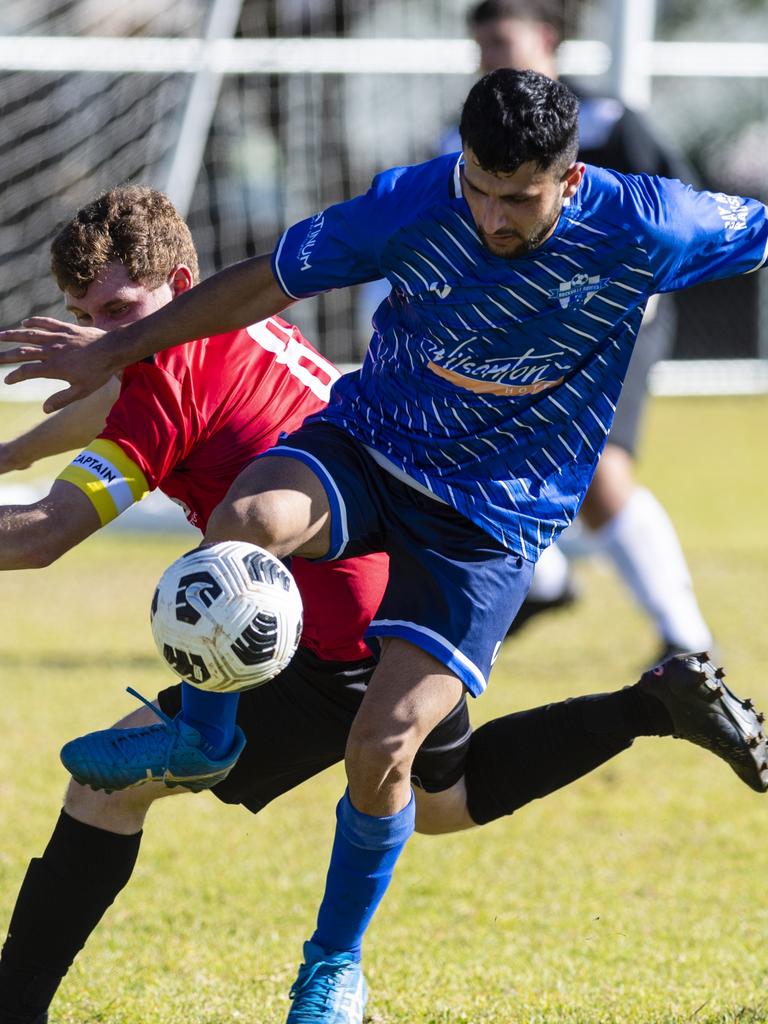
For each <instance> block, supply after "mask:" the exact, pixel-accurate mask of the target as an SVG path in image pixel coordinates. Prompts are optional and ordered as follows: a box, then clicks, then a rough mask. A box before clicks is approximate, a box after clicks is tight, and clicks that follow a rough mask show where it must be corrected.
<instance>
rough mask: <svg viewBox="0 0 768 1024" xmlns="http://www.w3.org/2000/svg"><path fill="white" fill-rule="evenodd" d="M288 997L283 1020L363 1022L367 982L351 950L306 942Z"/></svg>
mask: <svg viewBox="0 0 768 1024" xmlns="http://www.w3.org/2000/svg"><path fill="white" fill-rule="evenodd" d="M291 999H292V1000H293V1006H292V1007H291V1012H290V1013H289V1014H288V1018H287V1020H286V1024H362V1022H363V1010H364V1009H365V1003H366V1000H367V999H368V986H367V985H366V984H365V978H364V977H363V971H362V968H361V966H360V964H359V962H358V961H357V960H355V959H354V957H353V956H352V954H351V953H326V952H325V950H324V949H322V947H320V946H318V945H316V944H315V943H314V942H305V943H304V963H303V964H302V965H301V967H300V968H299V974H298V977H297V978H296V981H295V982H294V983H293V986H292V988H291Z"/></svg>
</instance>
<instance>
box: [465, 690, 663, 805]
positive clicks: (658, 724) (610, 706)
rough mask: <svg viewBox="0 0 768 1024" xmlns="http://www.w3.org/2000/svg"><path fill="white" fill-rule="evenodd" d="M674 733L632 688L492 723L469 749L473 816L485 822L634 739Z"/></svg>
mask: <svg viewBox="0 0 768 1024" xmlns="http://www.w3.org/2000/svg"><path fill="white" fill-rule="evenodd" d="M671 732H672V723H671V720H670V718H669V715H668V713H667V710H666V708H665V707H664V705H663V704H662V703H661V701H659V700H657V699H656V698H655V697H652V696H651V695H649V694H647V693H645V692H644V691H643V690H640V689H639V688H638V686H637V685H635V686H628V687H626V688H625V689H623V690H618V691H616V692H614V693H597V694H590V695H589V696H585V697H573V698H571V699H570V700H566V701H562V702H561V703H559V704H547V705H545V706H544V707H540V708H532V709H531V710H529V711H521V712H518V713H517V714H513V715H506V716H505V717H504V718H497V719H495V720H494V721H492V722H488V723H486V724H485V725H483V726H481V727H480V728H479V729H477V731H476V732H475V733H474V734H473V736H472V740H471V742H470V745H469V753H468V756H467V769H466V785H467V808H468V810H469V814H470V817H471V818H472V820H473V821H475V822H476V823H477V824H478V825H485V824H487V823H488V822H489V821H494V820H495V819H496V818H501V817H503V816H504V815H507V814H512V813H513V811H516V810H517V809H518V808H519V807H523V806H524V805H525V804H527V803H530V801H531V800H536V799H539V798H541V797H543V796H547V794H548V793H553V792H554V791H555V790H556V789H560V788H561V787H562V786H567V785H568V784H569V783H570V782H574V781H575V780H576V779H579V778H581V777H582V776H583V775H586V774H587V773H588V772H591V771H592V770H593V769H595V768H597V767H598V766H599V765H601V764H603V763H604V762H606V761H609V760H610V759H611V758H612V757H615V756H616V754H618V753H620V752H621V751H622V750H626V749H627V747H629V746H631V745H632V740H633V739H634V738H635V736H648V735H668V734H670V733H671Z"/></svg>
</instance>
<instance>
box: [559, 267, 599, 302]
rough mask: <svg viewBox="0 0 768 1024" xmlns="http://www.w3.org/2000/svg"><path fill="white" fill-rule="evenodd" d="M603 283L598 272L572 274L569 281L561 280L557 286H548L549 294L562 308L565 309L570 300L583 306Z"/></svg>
mask: <svg viewBox="0 0 768 1024" xmlns="http://www.w3.org/2000/svg"><path fill="white" fill-rule="evenodd" d="M603 284H604V282H603V281H601V279H600V277H599V275H598V274H594V275H590V274H574V275H573V277H572V278H571V280H570V281H562V282H561V283H560V285H559V287H557V288H550V290H549V296H550V298H552V299H557V301H558V302H559V303H560V305H561V306H562V307H563V309H567V308H568V306H570V304H571V302H573V303H574V305H576V306H585V305H586V304H587V303H588V302H589V300H590V299H591V298H592V296H593V295H594V294H595V292H599V291H600V289H601V288H602V287H603Z"/></svg>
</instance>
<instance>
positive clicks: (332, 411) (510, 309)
mask: <svg viewBox="0 0 768 1024" xmlns="http://www.w3.org/2000/svg"><path fill="white" fill-rule="evenodd" d="M459 169H460V157H459V156H458V155H457V154H453V155H449V156H443V157H438V158H437V159H436V160H431V161H429V162H428V163H425V164H420V165H417V166H413V167H400V168H395V169H393V170H389V171H385V172H383V173H382V174H380V175H378V176H377V177H376V178H375V179H374V181H373V184H372V186H371V188H370V190H369V191H368V192H367V193H366V194H364V195H362V196H358V197H357V198H355V199H352V200H350V201H348V202H344V203H340V204H338V205H335V206H331V207H330V208H328V209H326V210H324V211H322V212H321V213H318V214H316V215H315V216H314V217H311V218H309V219H307V220H305V221H302V222H300V223H298V224H295V225H294V226H293V227H291V228H289V229H288V230H287V231H286V232H285V233H284V235H283V236H282V238H281V239H280V240H279V242H278V245H277V247H276V249H275V252H274V253H273V257H272V267H273V271H274V273H275V276H276V278H277V280H278V281H279V283H280V285H281V287H282V288H283V289H284V290H285V292H286V293H287V294H288V295H290V296H292V297H294V298H302V297H305V296H308V295H312V294H316V293H318V292H321V291H326V290H328V289H331V288H338V287H343V286H345V285H353V284H359V283H362V282H364V281H370V280H374V279H376V278H380V277H386V278H387V279H388V280H389V282H390V284H391V285H392V292H391V294H390V296H389V297H388V298H387V299H386V300H385V301H384V302H383V303H382V304H381V305H380V306H379V308H378V309H377V310H376V313H375V314H374V318H373V328H374V333H373V337H372V339H371V343H370V346H369V349H368V352H367V354H366V357H365V360H364V363H363V366H362V369H361V370H359V371H358V372H356V373H353V374H348V375H346V376H344V377H342V378H341V380H339V381H338V382H337V383H336V384H335V385H334V388H333V391H332V395H331V402H330V404H329V406H328V408H327V409H326V410H324V411H323V412H321V413H319V414H318V416H319V418H322V419H324V420H327V421H330V422H332V423H335V424H336V425H338V426H339V427H341V428H342V429H344V430H345V431H347V432H348V433H350V434H351V435H352V436H353V437H355V438H356V439H357V440H359V441H360V442H361V443H363V444H364V445H367V446H368V447H369V448H370V449H372V451H373V452H374V453H378V455H379V456H381V457H383V458H384V459H385V460H387V461H388V462H389V463H390V464H391V465H392V466H394V467H395V468H396V469H397V470H399V471H401V472H402V473H405V474H406V475H407V476H408V477H410V478H411V479H412V480H414V481H416V482H417V483H418V484H420V485H422V486H423V487H426V488H427V489H428V490H429V491H430V492H431V493H433V494H434V495H436V496H437V497H438V498H441V499H442V500H444V501H446V502H448V503H449V504H450V505H452V506H453V507H454V508H456V509H457V510H458V511H459V512H461V513H462V514H463V515H465V516H467V517H468V518H469V519H471V520H473V521H474V522H475V523H477V524H478V525H479V526H480V527H482V528H483V529H484V530H486V531H487V532H488V533H490V534H492V535H493V536H494V537H496V538H497V539H499V540H500V541H501V542H502V543H503V544H505V545H506V546H507V547H509V548H511V549H512V550H513V551H516V552H517V553H519V554H521V555H522V556H523V557H524V558H527V559H531V560H533V559H535V558H536V557H537V556H538V554H539V553H540V552H541V551H542V550H543V549H544V548H545V547H546V546H547V545H549V544H550V543H551V542H552V541H553V540H554V539H555V537H556V536H557V534H558V533H559V532H560V531H561V530H562V529H563V528H564V527H566V526H567V525H568V524H569V523H570V522H571V520H572V519H573V517H574V516H575V515H576V512H577V510H578V507H579V504H580V503H581V500H582V498H583V496H584V493H585V491H586V489H587V487H588V485H589V482H590V480H591V478H592V475H593V473H594V470H595V466H596V463H597V459H598V457H599V455H600V452H601V450H602V448H603V445H604V443H605V439H606V435H607V434H608V431H609V428H610V425H611V421H612V418H613V414H614V411H615V408H616V402H617V399H618V397H619V392H620V390H621V385H622V382H623V379H624V374H625V372H626V369H627V365H628V363H629V358H630V355H631V353H632V346H633V344H634V340H635V337H636V335H637V332H638V328H639V327H640V321H641V319H642V315H643V310H644V307H645V303H646V301H647V299H648V297H649V296H650V295H651V294H653V293H654V292H663V291H672V290H674V289H678V288H684V287H686V286H687V285H692V284H697V283H699V282H702V281H709V280H715V279H717V278H723V277H729V276H732V275H735V274H742V273H748V272H750V271H753V270H756V269H758V267H760V266H762V265H763V264H764V263H765V262H766V258H767V257H768V213H767V212H766V208H765V206H763V204H762V203H759V202H757V201H755V200H751V199H742V198H739V197H736V196H729V195H724V194H722V193H710V192H696V191H694V190H693V189H691V188H690V187H689V186H686V185H683V184H682V183H681V182H679V181H673V180H669V179H664V178H652V177H648V176H646V175H630V176H626V175H621V174H618V173H615V172H613V171H606V170H602V169H599V168H597V167H592V166H588V167H587V171H586V174H585V176H584V179H583V182H582V184H581V187H580V189H579V192H578V193H577V195H576V196H575V197H574V198H573V199H571V200H570V202H569V203H567V204H566V206H565V207H564V208H563V212H562V215H561V217H560V219H559V221H558V224H557V226H556V229H555V231H554V233H553V234H552V235H551V236H550V238H548V239H547V241H546V242H544V243H543V244H542V245H541V246H539V247H538V248H537V249H534V250H532V251H531V252H529V253H527V254H525V255H521V256H518V257H514V258H511V259H504V258H502V257H498V256H495V255H494V254H493V253H491V252H490V251H489V250H488V249H486V248H485V246H484V245H483V244H482V242H481V240H480V238H479V236H478V233H477V231H476V229H475V224H474V221H473V219H472V215H471V213H470V210H469V207H468V205H467V203H466V201H465V200H464V198H463V196H462V192H461V177H460V173H459Z"/></svg>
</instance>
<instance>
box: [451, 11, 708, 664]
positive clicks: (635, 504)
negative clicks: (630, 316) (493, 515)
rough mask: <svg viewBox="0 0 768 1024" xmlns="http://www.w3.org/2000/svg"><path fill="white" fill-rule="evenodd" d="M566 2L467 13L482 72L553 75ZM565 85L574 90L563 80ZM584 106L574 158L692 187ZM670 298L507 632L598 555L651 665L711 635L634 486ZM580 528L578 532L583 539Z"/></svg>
mask: <svg viewBox="0 0 768 1024" xmlns="http://www.w3.org/2000/svg"><path fill="white" fill-rule="evenodd" d="M565 10H566V4H565V3H564V2H563V0H483V2H482V3H480V4H477V5H475V6H473V7H472V8H471V9H470V10H469V13H468V15H467V23H468V26H469V30H470V32H471V34H472V36H473V38H474V39H475V41H476V42H477V45H478V47H479V51H480V70H481V71H482V72H483V73H484V74H485V73H486V72H489V71H495V70H496V69H497V68H504V67H513V68H518V69H521V70H525V69H529V70H532V71H539V72H540V73H541V74H544V75H548V76H549V77H550V78H556V77H557V49H558V47H559V46H560V44H561V42H562V41H563V38H564V33H565ZM568 84H569V85H570V86H571V88H574V83H573V82H572V81H568ZM575 91H576V93H577V95H578V96H579V99H580V110H579V159H580V160H583V161H584V162H585V163H589V164H596V165H597V166H598V167H610V168H612V169H613V170H617V171H620V172H621V173H623V174H641V173H642V174H654V175H661V176H662V177H665V178H680V179H681V180H682V181H685V182H690V183H694V182H695V178H696V175H695V172H694V171H693V169H692V168H691V167H690V166H689V165H688V163H687V161H686V160H685V158H684V157H683V156H682V155H681V154H680V153H678V152H676V151H675V150H674V149H673V148H671V147H669V146H667V145H666V143H664V142H662V141H661V140H660V139H659V138H658V136H657V135H656V133H655V132H654V130H653V129H652V127H651V125H650V124H649V123H648V121H647V120H646V118H645V117H643V116H642V115H641V114H639V113H638V112H637V111H634V110H631V109H629V108H628V107H626V106H625V105H624V104H623V103H622V102H621V101H620V100H618V99H616V98H615V97H613V96H604V95H595V94H591V93H587V92H584V91H583V90H582V89H581V88H579V87H575ZM459 149H461V140H460V138H459V134H458V129H457V128H453V129H452V130H450V131H449V132H448V133H447V134H446V135H445V136H444V138H443V139H442V142H441V150H442V152H444V153H450V152H455V151H457V150H459ZM675 320H676V317H675V300H674V298H673V297H672V296H668V295H663V296H656V297H655V299H654V301H653V302H652V303H651V304H650V306H649V309H648V312H647V313H646V316H645V318H644V320H643V326H642V329H641V330H640V333H639V335H638V339H637V342H636V343H635V350H634V354H633V356H632V360H631V362H630V365H629V370H628V371H627V376H626V380H625V383H624V388H623V391H622V393H621V398H620V400H619V404H618V407H617V409H616V416H615V419H614V421H613V426H612V427H611V432H610V435H609V437H608V443H607V444H606V447H605V450H604V452H603V454H602V457H601V459H600V462H599V464H598V467H597V472H596V473H595V476H594V479H593V480H592V483H591V485H590V487H589V490H588V491H587V495H586V497H585V499H584V503H583V505H582V507H581V512H580V519H579V521H578V524H577V528H576V530H573V529H572V530H571V531H569V532H567V533H566V534H565V535H564V537H563V538H561V541H560V542H559V544H557V545H552V547H550V548H549V549H548V550H547V551H546V552H545V553H544V555H543V556H542V558H541V559H540V560H539V562H538V564H537V567H536V572H535V574H534V580H533V584H532V586H531V590H530V592H529V595H528V598H527V600H526V602H525V604H524V605H523V608H522V609H521V613H520V614H519V615H518V618H517V620H516V621H515V623H514V624H513V631H514V630H516V629H518V628H519V627H520V626H521V625H522V624H523V623H524V622H525V621H526V619H528V618H530V617H531V615H535V614H536V613H537V612H540V611H545V610H547V609H549V608H556V607H560V606H563V605H567V604H570V603H571V602H572V601H573V600H574V598H575V597H576V593H577V592H576V589H575V587H574V584H573V582H572V579H571V572H570V567H569V564H568V559H567V558H566V555H565V554H564V553H563V552H564V551H566V552H570V551H572V552H573V554H574V555H576V554H579V553H583V554H592V553H594V554H602V555H604V556H606V557H607V558H608V559H610V561H611V562H612V564H613V565H614V566H615V568H616V570H617V572H618V573H619V576H620V577H621V579H622V580H623V581H624V583H625V584H626V586H627V587H628V588H629V590H630V591H631V592H632V594H633V596H634V597H635V599H636V600H637V601H638V602H639V604H640V606H641V607H642V608H643V610H644V611H645V612H646V613H647V615H648V616H649V617H650V619H651V620H652V622H653V624H654V626H655V628H656V632H657V634H658V638H659V649H658V651H657V652H656V654H655V658H654V661H656V662H659V661H663V660H664V659H665V658H667V657H669V656H671V655H673V654H677V653H682V652H687V651H696V650H706V649H708V648H709V647H711V645H712V635H711V633H710V630H709V628H708V626H707V624H706V622H705V621H704V618H703V616H702V614H701V611H700V609H699V606H698V603H697V600H696V596H695V594H694V591H693V585H692V582H691V576H690V573H689V571H688V566H687V564H686V560H685V556H684V554H683V550H682V547H681V545H680V541H679V539H678V537H677V533H676V532H675V528H674V526H673V524H672V521H671V520H670V518H669V516H668V514H667V512H666V511H665V509H664V508H663V507H662V505H661V504H660V503H659V501H658V499H657V498H656V497H655V496H654V495H653V494H652V493H651V492H650V491H649V490H648V488H646V487H643V486H640V485H639V484H638V483H637V481H636V480H635V475H634V472H635V470H634V463H635V457H636V454H637V443H638V437H639V432H640V426H641V419H642V415H643V411H644V408H645V405H646V401H647V398H648V374H649V372H650V369H651V367H652V366H653V364H654V363H655V362H657V361H658V360H659V359H662V358H664V357H665V356H666V355H667V354H668V353H669V351H670V349H671V346H672V342H673V340H674V333H675ZM579 524H580V526H581V530H580V532H579Z"/></svg>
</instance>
